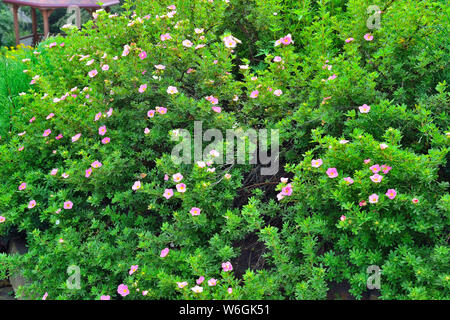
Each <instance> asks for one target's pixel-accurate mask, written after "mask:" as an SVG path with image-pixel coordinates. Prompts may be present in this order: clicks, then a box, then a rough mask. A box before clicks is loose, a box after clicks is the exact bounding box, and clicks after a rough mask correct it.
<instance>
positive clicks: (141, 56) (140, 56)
mask: <svg viewBox="0 0 450 320" xmlns="http://www.w3.org/2000/svg"><path fill="white" fill-rule="evenodd" d="M139 58H141V60H144V59H145V58H147V52H145V51H142V52H141V53H139Z"/></svg>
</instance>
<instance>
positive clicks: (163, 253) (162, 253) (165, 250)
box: [159, 248, 170, 258]
mask: <svg viewBox="0 0 450 320" xmlns="http://www.w3.org/2000/svg"><path fill="white" fill-rule="evenodd" d="M169 251H170V250H169V248H164V249H162V250H161V254H160V255H159V256H160V257H161V258H164V257H165V256H167V255H168V254H169Z"/></svg>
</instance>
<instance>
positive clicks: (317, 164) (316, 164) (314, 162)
mask: <svg viewBox="0 0 450 320" xmlns="http://www.w3.org/2000/svg"><path fill="white" fill-rule="evenodd" d="M322 164H323V160H322V159H316V160H314V159H313V160H311V166H312V167H314V168H319V167H320V166H321V165H322Z"/></svg>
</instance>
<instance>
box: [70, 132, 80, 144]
mask: <svg viewBox="0 0 450 320" xmlns="http://www.w3.org/2000/svg"><path fill="white" fill-rule="evenodd" d="M80 137H81V133H77V134H76V135H74V136H73V137H72V142H75V141H77V140H78V139H80Z"/></svg>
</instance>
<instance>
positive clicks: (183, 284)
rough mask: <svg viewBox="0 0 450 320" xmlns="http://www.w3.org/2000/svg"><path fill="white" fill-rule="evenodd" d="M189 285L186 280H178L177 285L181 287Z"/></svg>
mask: <svg viewBox="0 0 450 320" xmlns="http://www.w3.org/2000/svg"><path fill="white" fill-rule="evenodd" d="M187 285H188V283H187V282H186V281H183V282H177V286H178V288H180V289H183V288H184V287H186V286H187Z"/></svg>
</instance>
